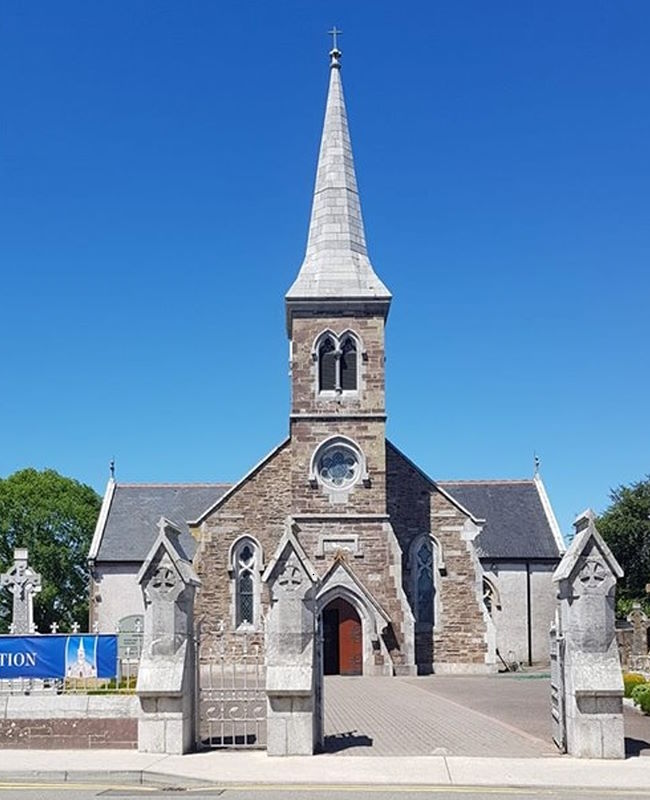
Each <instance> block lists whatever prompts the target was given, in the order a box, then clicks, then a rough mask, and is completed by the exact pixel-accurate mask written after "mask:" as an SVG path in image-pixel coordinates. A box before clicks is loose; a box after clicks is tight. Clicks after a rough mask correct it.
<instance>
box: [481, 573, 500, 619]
mask: <svg viewBox="0 0 650 800" xmlns="http://www.w3.org/2000/svg"><path fill="white" fill-rule="evenodd" d="M483 604H484V605H485V607H486V609H487V612H488V614H489V615H490V616H491V617H493V616H494V612H495V611H497V610H499V609H500V608H501V601H500V599H499V592H498V591H497V588H496V586H495V585H494V584H493V583H492V581H490V580H488V579H487V578H483Z"/></svg>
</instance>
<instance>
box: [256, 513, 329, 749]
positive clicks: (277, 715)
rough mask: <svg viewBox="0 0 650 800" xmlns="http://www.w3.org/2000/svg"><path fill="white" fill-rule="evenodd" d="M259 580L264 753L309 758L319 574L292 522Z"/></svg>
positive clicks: (316, 697) (314, 718)
mask: <svg viewBox="0 0 650 800" xmlns="http://www.w3.org/2000/svg"><path fill="white" fill-rule="evenodd" d="M262 580H263V581H264V582H265V583H266V584H267V586H268V587H269V593H270V598H271V607H270V610H269V612H268V615H267V618H266V639H265V659H266V695H267V754H268V755H270V756H297V755H312V754H313V752H314V749H315V747H316V746H317V745H318V744H319V743H320V742H321V739H322V710H321V708H320V704H321V702H322V700H321V698H322V692H321V691H320V681H321V677H320V670H319V669H318V668H317V661H316V655H317V654H316V616H315V605H316V601H315V596H316V589H317V586H318V575H317V573H316V571H315V570H314V568H313V566H312V565H311V564H310V562H309V559H308V558H307V556H306V554H305V552H304V550H303V548H302V546H301V545H300V543H299V541H298V539H297V538H296V535H295V532H294V530H293V526H292V523H291V521H288V522H287V528H286V531H285V534H284V536H283V537H282V539H281V541H280V544H279V546H278V549H277V550H276V553H275V556H274V558H273V559H272V561H271V562H270V563H269V565H268V567H267V568H266V570H265V572H264V575H263V576H262Z"/></svg>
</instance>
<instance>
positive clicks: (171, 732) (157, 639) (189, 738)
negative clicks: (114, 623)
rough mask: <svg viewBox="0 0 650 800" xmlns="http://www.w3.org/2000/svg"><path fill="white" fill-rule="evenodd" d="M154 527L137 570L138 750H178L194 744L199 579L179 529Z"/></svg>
mask: <svg viewBox="0 0 650 800" xmlns="http://www.w3.org/2000/svg"><path fill="white" fill-rule="evenodd" d="M158 531H159V533H158V537H157V539H156V541H155V542H154V544H153V546H152V548H151V550H150V551H149V555H148V556H147V559H146V560H145V562H144V564H143V565H142V567H141V569H140V571H139V573H138V583H139V584H140V587H141V589H142V593H143V595H144V603H145V612H144V640H143V646H142V657H141V659H140V666H139V669H138V681H137V684H136V693H137V695H138V696H139V698H140V706H141V714H140V718H139V720H138V750H140V751H141V752H145V753H171V754H182V753H186V752H188V751H189V750H191V749H192V748H193V746H194V742H195V687H196V674H195V671H196V661H195V647H194V638H193V631H194V595H195V592H196V589H197V588H198V587H199V586H200V584H201V582H200V580H199V579H198V578H197V576H196V573H195V572H194V569H193V568H192V565H191V563H190V561H189V559H188V557H187V555H186V554H185V553H184V551H183V549H182V547H181V546H180V544H179V541H178V537H179V536H180V531H179V530H178V529H177V528H176V527H175V526H174V525H173V523H171V522H169V520H166V519H164V518H163V517H161V518H160V521H159V523H158Z"/></svg>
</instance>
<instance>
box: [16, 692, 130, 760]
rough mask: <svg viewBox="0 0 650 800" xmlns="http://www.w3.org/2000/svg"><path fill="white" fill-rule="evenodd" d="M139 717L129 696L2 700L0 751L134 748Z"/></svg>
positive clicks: (25, 696)
mask: <svg viewBox="0 0 650 800" xmlns="http://www.w3.org/2000/svg"><path fill="white" fill-rule="evenodd" d="M138 712H139V702H138V698H137V697H135V696H134V695H126V694H125V695H108V694H107V695H82V694H78V695H48V694H33V695H5V696H4V697H0V749H7V748H9V749H13V748H30V749H47V750H61V749H95V748H121V749H134V748H136V747H137V743H138Z"/></svg>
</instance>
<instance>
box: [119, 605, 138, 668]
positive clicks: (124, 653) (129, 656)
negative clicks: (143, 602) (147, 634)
mask: <svg viewBox="0 0 650 800" xmlns="http://www.w3.org/2000/svg"><path fill="white" fill-rule="evenodd" d="M143 637H144V616H143V615H142V614H131V615H130V616H128V617H122V619H121V620H120V621H119V622H118V623H117V657H118V658H119V659H120V661H127V660H133V659H139V658H140V653H141V652H142V640H143Z"/></svg>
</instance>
